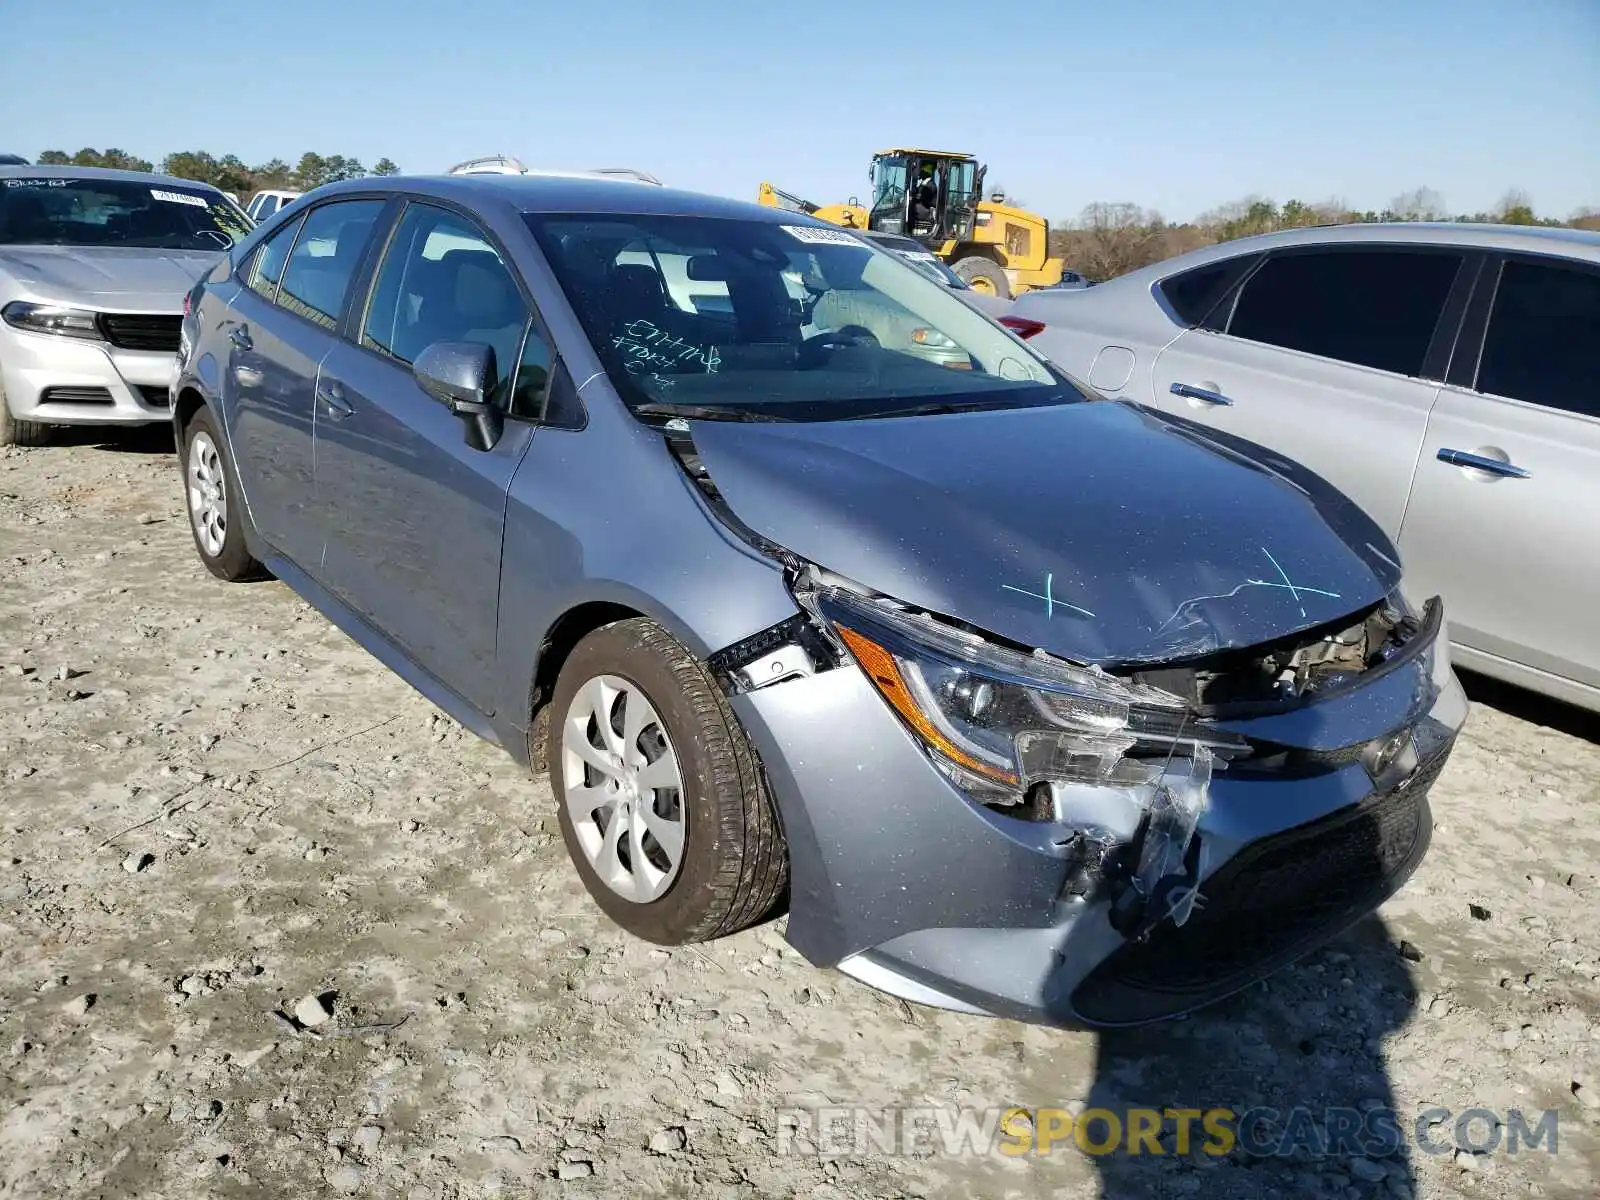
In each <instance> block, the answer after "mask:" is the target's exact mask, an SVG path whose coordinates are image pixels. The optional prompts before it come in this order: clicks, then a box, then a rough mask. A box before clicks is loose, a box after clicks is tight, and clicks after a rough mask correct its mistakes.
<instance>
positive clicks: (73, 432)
mask: <svg viewBox="0 0 1600 1200" xmlns="http://www.w3.org/2000/svg"><path fill="white" fill-rule="evenodd" d="M50 445H52V446H92V447H94V448H95V449H96V450H110V451H113V452H115V453H119V454H171V453H173V452H174V451H175V450H176V448H177V447H176V445H175V444H174V442H173V440H172V425H171V424H170V423H169V422H166V421H162V422H158V423H156V424H154V425H126V426H116V425H58V426H57V427H56V428H55V429H54V430H52V431H51V437H50ZM47 448H48V447H47Z"/></svg>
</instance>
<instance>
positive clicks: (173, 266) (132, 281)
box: [0, 246, 221, 313]
mask: <svg viewBox="0 0 1600 1200" xmlns="http://www.w3.org/2000/svg"><path fill="white" fill-rule="evenodd" d="M220 257H221V251H218V252H217V253H214V254H213V253H211V252H209V251H196V250H151V249H144V248H142V247H124V246H0V272H4V273H5V274H7V275H9V276H11V277H12V278H13V279H14V280H16V281H17V283H19V284H21V285H23V286H25V287H26V288H27V290H28V291H29V292H31V293H36V294H37V295H39V296H40V297H41V298H44V299H48V300H52V301H55V302H58V303H61V304H78V305H85V306H89V307H95V306H101V307H105V308H112V309H137V310H141V311H151V312H174V313H175V312H181V311H182V310H183V296H184V293H185V292H187V291H188V290H189V289H190V288H192V287H193V286H194V284H195V281H196V280H197V279H199V278H200V276H201V275H203V274H204V273H205V272H206V271H208V270H210V269H211V266H212V264H213V263H215V262H216V261H217V259H218V258H220Z"/></svg>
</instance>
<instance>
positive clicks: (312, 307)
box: [228, 200, 383, 574]
mask: <svg viewBox="0 0 1600 1200" xmlns="http://www.w3.org/2000/svg"><path fill="white" fill-rule="evenodd" d="M382 207H383V205H382V201H379V200H342V201H335V202H331V203H328V204H323V205H319V206H318V207H317V208H314V209H311V210H310V211H309V212H308V213H307V214H306V216H305V218H304V219H303V220H301V221H296V222H291V223H290V224H289V225H287V226H286V227H285V228H284V229H283V230H282V231H280V232H279V233H277V234H275V235H273V237H272V238H270V239H269V240H268V241H266V242H265V243H263V244H262V246H261V248H260V249H259V250H257V251H256V253H255V255H254V256H253V258H252V260H251V262H250V264H249V266H248V268H247V272H248V273H247V275H246V283H247V285H248V286H247V287H246V288H244V289H242V290H241V291H240V292H239V294H238V296H237V297H236V299H235V301H234V304H233V311H232V312H231V313H230V320H231V327H230V329H229V330H228V344H229V353H230V355H231V359H230V362H229V365H228V378H229V381H230V386H231V387H232V389H233V396H234V403H233V405H232V407H231V413H232V423H231V424H232V427H231V429H230V430H229V435H230V439H231V441H232V443H233V448H234V459H235V462H236V463H237V464H238V470H239V477H240V483H241V484H242V485H243V487H244V490H245V495H246V496H247V497H248V499H249V501H250V515H251V517H252V519H253V520H254V521H255V525H256V528H257V530H259V531H260V533H261V536H262V537H263V538H265V539H266V540H267V541H268V542H269V543H271V545H272V546H273V547H274V548H275V549H277V550H278V551H279V553H281V554H283V555H284V556H285V557H286V558H288V559H289V560H290V561H291V562H293V563H295V564H296V565H297V566H299V567H300V568H301V569H303V570H306V571H308V572H311V573H312V574H315V569H316V566H317V562H318V560H319V558H320V557H321V553H322V542H323V539H322V531H321V529H320V523H319V520H318V518H317V514H316V511H315V507H314V496H313V483H314V474H313V471H312V462H311V455H312V447H311V427H312V422H313V420H314V416H315V413H314V407H313V403H312V399H313V393H314V390H315V386H316V379H317V370H318V368H319V367H320V365H321V363H322V359H323V357H324V356H325V355H326V354H327V353H328V351H329V350H330V349H331V348H332V347H333V343H334V335H333V331H334V328H335V326H336V325H337V323H338V314H339V313H340V311H341V310H342V307H343V304H344V295H345V290H346V289H347V287H348V285H349V282H350V279H351V277H352V276H353V274H354V267H355V262H356V260H357V259H358V258H359V255H360V253H361V251H362V249H363V248H364V247H365V245H366V242H367V235H368V232H369V231H370V229H371V227H372V222H373V220H374V218H375V217H376V216H377V215H378V213H379V211H380V210H381V209H382Z"/></svg>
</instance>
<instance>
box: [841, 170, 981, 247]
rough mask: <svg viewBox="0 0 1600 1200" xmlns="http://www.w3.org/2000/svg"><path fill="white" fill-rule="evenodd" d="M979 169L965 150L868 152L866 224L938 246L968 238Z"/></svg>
mask: <svg viewBox="0 0 1600 1200" xmlns="http://www.w3.org/2000/svg"><path fill="white" fill-rule="evenodd" d="M983 174H984V170H983V167H981V166H980V165H979V164H978V161H977V159H975V158H973V157H972V155H970V154H955V153H950V152H946V151H938V150H904V149H902V150H881V151H879V152H878V153H877V154H875V155H873V156H872V166H871V167H870V168H869V169H868V171H867V178H868V179H869V180H871V181H872V206H871V208H870V209H869V211H868V216H867V228H868V229H870V230H873V231H874V232H877V233H897V234H902V235H904V236H906V237H914V238H916V239H917V240H918V241H919V242H921V243H922V244H923V245H925V246H929V247H937V246H943V245H946V244H947V243H949V242H963V241H967V240H969V239H970V238H971V237H972V230H973V225H974V223H975V222H976V219H977V209H978V199H979V197H980V196H981V195H982V189H983Z"/></svg>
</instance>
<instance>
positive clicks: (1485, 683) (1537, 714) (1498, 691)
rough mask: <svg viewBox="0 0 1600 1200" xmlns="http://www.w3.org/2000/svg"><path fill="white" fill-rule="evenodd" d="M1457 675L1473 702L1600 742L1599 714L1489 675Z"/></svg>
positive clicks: (1458, 668)
mask: <svg viewBox="0 0 1600 1200" xmlns="http://www.w3.org/2000/svg"><path fill="white" fill-rule="evenodd" d="M1456 678H1458V679H1460V680H1461V686H1462V688H1463V689H1465V691H1466V693H1467V698H1468V699H1469V700H1471V701H1472V702H1473V703H1474V704H1487V705H1488V706H1489V707H1490V708H1497V709H1499V710H1500V711H1501V712H1503V713H1505V714H1507V715H1508V716H1512V717H1516V718H1517V719H1518V720H1520V721H1527V722H1528V723H1529V724H1532V725H1543V726H1544V727H1545V728H1547V729H1554V730H1556V731H1557V732H1558V733H1564V734H1566V735H1567V736H1568V737H1575V738H1582V739H1583V740H1584V741H1588V742H1594V743H1596V744H1600V713H1593V712H1590V711H1589V710H1588V709H1585V708H1579V707H1578V706H1577V705H1575V704H1564V703H1562V702H1561V701H1560V700H1553V699H1551V698H1550V697H1549V696H1542V695H1540V694H1539V693H1538V692H1530V691H1528V690H1527V689H1526V688H1520V687H1517V686H1516V685H1515V684H1512V683H1503V682H1501V681H1500V680H1498V679H1491V678H1489V676H1487V675H1478V674H1475V673H1474V672H1472V671H1465V670H1462V669H1461V668H1460V667H1457V668H1456Z"/></svg>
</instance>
